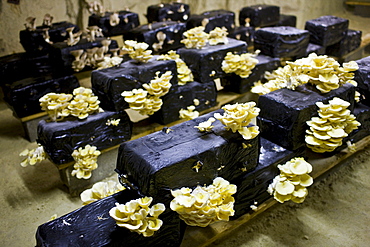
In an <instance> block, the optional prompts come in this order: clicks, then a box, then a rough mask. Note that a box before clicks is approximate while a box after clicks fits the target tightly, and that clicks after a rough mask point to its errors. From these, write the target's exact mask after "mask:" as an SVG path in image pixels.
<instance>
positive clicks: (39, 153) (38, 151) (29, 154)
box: [19, 145, 46, 167]
mask: <svg viewBox="0 0 370 247" xmlns="http://www.w3.org/2000/svg"><path fill="white" fill-rule="evenodd" d="M19 156H26V158H25V159H24V160H23V161H22V162H21V166H23V167H26V166H28V165H31V166H33V165H35V164H37V163H40V162H41V161H43V160H45V159H46V153H45V151H44V147H43V146H41V145H39V146H38V147H37V148H35V149H31V150H29V149H25V150H23V151H22V152H21V153H20V154H19Z"/></svg>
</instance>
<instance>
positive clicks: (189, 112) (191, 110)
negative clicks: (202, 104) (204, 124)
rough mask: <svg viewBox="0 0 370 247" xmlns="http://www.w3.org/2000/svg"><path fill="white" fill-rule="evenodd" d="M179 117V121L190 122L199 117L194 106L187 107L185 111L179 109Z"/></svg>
mask: <svg viewBox="0 0 370 247" xmlns="http://www.w3.org/2000/svg"><path fill="white" fill-rule="evenodd" d="M179 116H180V118H181V119H185V120H191V119H194V118H197V117H199V112H198V111H196V110H195V106H194V105H191V106H188V107H187V108H186V109H183V108H181V109H180V111H179Z"/></svg>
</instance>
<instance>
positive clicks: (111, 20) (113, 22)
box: [109, 12, 120, 27]
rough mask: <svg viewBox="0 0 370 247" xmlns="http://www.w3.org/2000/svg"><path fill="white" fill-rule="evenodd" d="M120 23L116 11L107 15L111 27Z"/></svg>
mask: <svg viewBox="0 0 370 247" xmlns="http://www.w3.org/2000/svg"><path fill="white" fill-rule="evenodd" d="M119 23H120V18H119V15H118V13H117V12H114V13H112V14H111V15H110V16H109V25H111V26H112V27H114V26H117V25H118V24H119Z"/></svg>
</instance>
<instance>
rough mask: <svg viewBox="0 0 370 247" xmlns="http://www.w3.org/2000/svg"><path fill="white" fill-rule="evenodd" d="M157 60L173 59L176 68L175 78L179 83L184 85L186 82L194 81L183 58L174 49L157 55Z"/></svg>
mask: <svg viewBox="0 0 370 247" xmlns="http://www.w3.org/2000/svg"><path fill="white" fill-rule="evenodd" d="M158 60H174V61H175V62H176V68H177V78H178V84H179V85H185V84H186V83H188V82H192V81H194V76H193V73H192V72H191V70H190V69H189V67H188V66H187V65H186V63H185V62H184V60H182V59H181V58H180V55H179V54H177V53H176V52H175V51H172V50H171V51H169V52H168V53H167V54H164V55H161V56H159V57H158Z"/></svg>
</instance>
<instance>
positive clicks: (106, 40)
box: [101, 39, 112, 53]
mask: <svg viewBox="0 0 370 247" xmlns="http://www.w3.org/2000/svg"><path fill="white" fill-rule="evenodd" d="M111 43H112V40H110V39H104V40H102V41H101V44H102V46H103V47H104V53H107V52H108V51H109V45H110V44H111Z"/></svg>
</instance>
